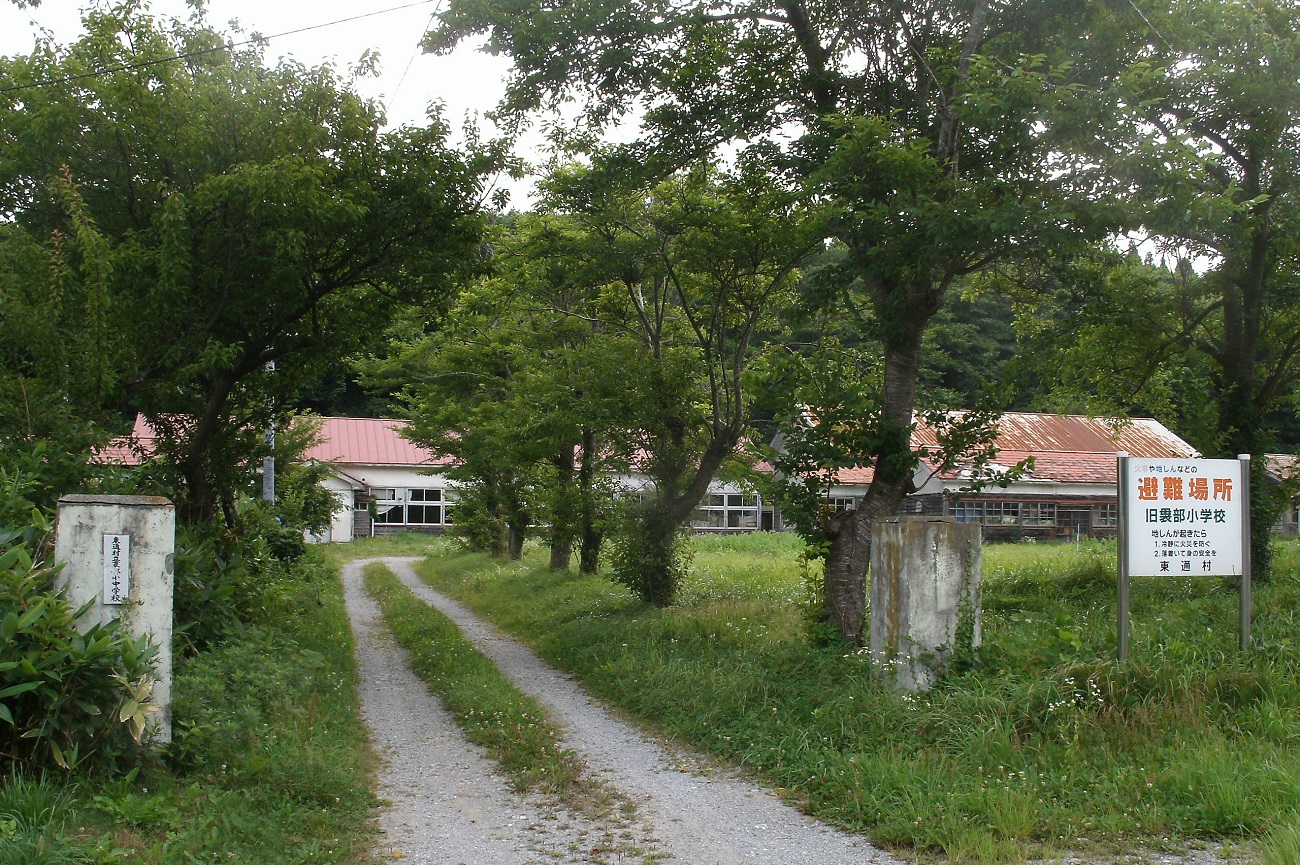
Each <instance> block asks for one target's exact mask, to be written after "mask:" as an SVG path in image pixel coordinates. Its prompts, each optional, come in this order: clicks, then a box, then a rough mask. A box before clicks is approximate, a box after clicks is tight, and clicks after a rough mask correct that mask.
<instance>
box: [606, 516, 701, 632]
mask: <svg viewBox="0 0 1300 865" xmlns="http://www.w3.org/2000/svg"><path fill="white" fill-rule="evenodd" d="M610 541H611V544H610V551H609V566H610V573H611V574H612V576H613V577H614V579H615V580H617V581H618V582H620V583H622V584H623V585H625V586H627V587H628V588H629V589H631V590H632V591H633V592H635V593H636V595H637V597H639V598H640V599H641V600H643V601H645V602H646V603H647V604H653V605H655V606H657V607H664V606H667V605H669V604H671V603H673V601H674V600H675V599H676V597H677V587H678V585H679V584H680V583H681V581H682V578H683V577H685V576H686V573H687V571H688V569H689V568H690V565H691V555H690V550H691V548H690V546H689V544H688V543H687V542H686V532H685V530H683V529H682V527H681V526H680V525H679V524H678V523H677V521H676V520H674V519H673V518H672V517H671V516H670V515H669V514H667V513H665V512H664V510H663V509H662V508H661V507H659V506H658V505H657V503H655V502H647V503H640V502H637V503H629V504H627V505H626V506H624V507H623V508H622V514H621V519H619V520H618V522H617V529H616V530H615V532H614V535H613V537H612V538H610Z"/></svg>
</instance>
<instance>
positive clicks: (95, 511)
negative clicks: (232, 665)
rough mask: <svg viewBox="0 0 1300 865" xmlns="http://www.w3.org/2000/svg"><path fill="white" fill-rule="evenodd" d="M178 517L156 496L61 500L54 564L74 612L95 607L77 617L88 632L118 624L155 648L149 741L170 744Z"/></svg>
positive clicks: (65, 498) (172, 509) (83, 497)
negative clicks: (86, 606)
mask: <svg viewBox="0 0 1300 865" xmlns="http://www.w3.org/2000/svg"><path fill="white" fill-rule="evenodd" d="M175 551H176V509H175V508H174V507H173V506H172V503H171V502H169V501H167V499H164V498H158V497H156V496H81V495H77V496H64V497H63V498H61V499H59V514H58V527H57V529H56V535H55V548H54V555H55V560H56V561H59V562H63V563H64V566H63V570H62V571H60V572H59V581H60V584H61V585H62V586H64V587H66V588H67V590H68V598H69V599H70V600H71V601H72V604H73V606H75V607H81V606H83V605H84V604H86V603H88V602H90V601H94V602H95V604H94V605H93V606H92V607H91V608H90V609H89V610H87V611H86V613H85V614H84V615H83V616H82V619H81V621H82V623H83V624H84V625H85V626H86V627H90V626H91V625H93V624H94V623H96V622H99V623H103V624H107V623H108V622H110V621H111V620H113V619H115V618H121V619H122V624H123V628H124V629H125V631H126V632H127V633H129V634H130V635H131V636H133V637H139V636H140V635H142V634H147V635H148V636H149V638H150V639H151V640H152V641H153V642H154V643H156V644H157V646H158V654H157V656H156V658H155V663H154V671H155V674H156V675H157V677H158V680H157V682H155V684H154V687H153V696H152V698H151V700H152V702H153V703H154V704H155V705H157V706H160V707H161V709H160V711H158V712H155V713H153V714H152V715H150V716H149V726H148V728H147V729H148V731H149V732H148V734H147V735H148V736H149V738H150V739H151V740H152V741H154V742H156V743H166V742H170V741H171V739H172V568H173V555H174V553H175Z"/></svg>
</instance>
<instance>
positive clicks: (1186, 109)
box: [1099, 0, 1300, 571]
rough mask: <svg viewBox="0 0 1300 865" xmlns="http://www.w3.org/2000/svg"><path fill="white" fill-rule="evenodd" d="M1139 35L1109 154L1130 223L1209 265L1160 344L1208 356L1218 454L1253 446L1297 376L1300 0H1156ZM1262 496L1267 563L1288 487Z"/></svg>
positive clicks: (1212, 444) (1264, 441)
mask: <svg viewBox="0 0 1300 865" xmlns="http://www.w3.org/2000/svg"><path fill="white" fill-rule="evenodd" d="M1143 8H1144V11H1145V19H1144V23H1143V26H1142V28H1141V29H1140V31H1139V33H1140V35H1141V38H1137V39H1132V40H1129V42H1128V45H1127V56H1126V58H1125V59H1126V60H1127V61H1128V63H1129V67H1128V70H1127V74H1126V75H1125V76H1124V77H1123V78H1122V79H1121V81H1120V84H1121V87H1120V88H1119V91H1118V92H1119V94H1120V96H1121V97H1122V100H1123V101H1122V103H1121V104H1120V105H1119V106H1118V110H1117V111H1116V114H1117V116H1118V117H1119V119H1120V120H1121V121H1123V122H1120V123H1115V122H1112V123H1109V124H1107V125H1106V126H1105V127H1103V129H1102V132H1103V134H1102V135H1101V136H1099V143H1101V144H1102V145H1103V147H1104V150H1103V152H1102V153H1101V156H1102V159H1103V164H1104V165H1105V166H1106V167H1107V168H1109V169H1110V170H1111V171H1112V172H1113V176H1114V180H1115V184H1116V185H1115V192H1116V194H1118V195H1122V196H1123V197H1124V198H1125V199H1126V200H1127V201H1128V202H1129V203H1130V204H1131V205H1132V206H1133V208H1134V209H1135V211H1136V213H1137V219H1136V220H1135V224H1134V228H1135V229H1137V230H1141V231H1144V232H1145V233H1146V234H1147V235H1148V236H1150V237H1152V238H1153V239H1155V240H1156V241H1157V242H1158V244H1159V245H1160V246H1161V247H1162V249H1163V251H1165V252H1167V253H1171V254H1175V255H1181V256H1183V257H1186V258H1191V259H1199V260H1200V261H1201V262H1202V264H1203V265H1206V266H1208V270H1207V272H1206V273H1205V274H1204V276H1202V277H1199V278H1188V279H1180V280H1177V281H1173V282H1171V285H1172V286H1173V287H1174V288H1177V289H1178V290H1179V295H1178V297H1177V300H1176V303H1177V306H1178V315H1177V316H1176V317H1175V318H1174V323H1175V327H1174V328H1172V329H1170V331H1169V332H1168V335H1167V337H1168V338H1167V339H1166V340H1164V343H1163V344H1164V345H1166V346H1167V347H1168V350H1169V352H1174V351H1177V352H1187V351H1192V352H1195V353H1196V354H1197V355H1199V356H1201V357H1202V358H1204V359H1205V360H1207V361H1208V369H1209V372H1210V380H1209V390H1210V391H1211V392H1212V393H1213V394H1214V398H1215V405H1214V406H1213V407H1212V409H1213V414H1214V427H1213V434H1212V435H1210V436H1207V437H1206V439H1205V440H1203V441H1200V442H1198V445H1199V446H1200V447H1201V448H1202V449H1203V450H1204V451H1206V452H1207V453H1210V454H1213V455H1216V456H1235V455H1236V454H1240V453H1248V454H1251V455H1252V456H1253V457H1254V461H1253V462H1254V467H1255V468H1254V475H1255V481H1256V486H1257V488H1259V489H1260V491H1261V492H1264V487H1263V485H1262V484H1261V483H1259V482H1260V481H1261V480H1262V479H1263V478H1264V454H1265V452H1266V451H1267V450H1268V449H1269V447H1270V445H1271V443H1272V435H1273V431H1272V428H1271V425H1270V423H1269V420H1268V417H1269V414H1270V412H1271V411H1273V410H1274V409H1275V408H1276V407H1277V406H1278V405H1279V404H1280V403H1281V401H1282V400H1284V399H1285V398H1287V397H1288V396H1289V395H1290V394H1291V393H1292V392H1293V389H1294V386H1295V384H1296V381H1297V379H1298V378H1300V244H1297V240H1296V238H1297V236H1300V8H1297V7H1296V5H1295V4H1294V3H1287V2H1275V0H1262V2H1258V3H1244V4H1242V3H1224V2H1211V0H1151V2H1148V3H1145V4H1143ZM1257 498H1258V501H1257V502H1256V507H1255V508H1254V514H1253V517H1254V520H1253V522H1254V530H1255V538H1254V553H1255V559H1256V560H1257V562H1258V563H1259V565H1260V567H1261V568H1262V569H1263V570H1265V571H1266V570H1267V566H1268V561H1269V559H1268V552H1269V551H1268V531H1269V528H1270V527H1271V526H1272V523H1273V519H1274V517H1275V516H1276V507H1277V502H1276V501H1273V500H1272V499H1271V498H1270V497H1269V496H1265V495H1261V496H1259V497H1257Z"/></svg>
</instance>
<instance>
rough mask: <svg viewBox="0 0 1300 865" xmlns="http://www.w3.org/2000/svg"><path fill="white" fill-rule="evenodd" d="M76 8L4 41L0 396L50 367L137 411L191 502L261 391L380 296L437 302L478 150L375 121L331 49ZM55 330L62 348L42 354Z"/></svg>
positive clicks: (323, 361)
mask: <svg viewBox="0 0 1300 865" xmlns="http://www.w3.org/2000/svg"><path fill="white" fill-rule="evenodd" d="M84 21H85V25H86V29H87V34H86V36H85V37H84V38H83V39H81V40H80V41H78V42H77V43H75V44H73V45H69V46H66V47H64V46H55V45H51V44H44V45H42V46H40V47H38V49H37V50H36V51H35V52H34V53H33V54H31V55H29V56H22V57H10V58H3V59H0V214H3V215H4V217H5V219H6V224H5V225H4V231H3V235H2V236H0V243H2V244H3V249H0V262H4V263H5V264H6V266H8V265H9V264H10V263H12V262H16V261H18V260H21V261H23V262H25V265H24V267H25V269H24V270H23V271H22V273H23V276H22V277H21V278H14V279H8V280H5V281H3V282H0V287H3V290H4V292H5V296H4V303H3V308H4V309H5V310H6V312H5V313H4V314H3V316H2V317H0V344H3V345H5V346H6V347H7V349H6V355H5V358H6V359H5V366H4V370H3V373H4V376H5V378H6V383H7V385H6V387H5V389H4V397H5V399H6V400H7V401H10V400H14V399H15V398H16V397H15V396H14V394H15V392H16V391H19V390H21V389H22V388H25V387H27V384H24V382H25V381H28V380H32V379H41V380H44V379H43V376H45V375H46V373H44V372H42V369H44V370H47V371H48V370H50V369H55V368H58V369H60V370H62V371H63V372H61V373H59V374H60V375H65V376H70V377H71V378H72V379H75V381H66V382H62V383H56V384H54V385H52V388H53V389H58V388H60V387H65V386H66V387H67V391H68V393H69V394H70V396H71V397H72V398H75V399H76V400H77V401H78V405H77V410H78V411H79V412H82V413H84V414H85V415H87V416H91V417H101V418H104V417H109V416H111V414H112V413H113V412H121V413H123V414H124V415H130V414H133V413H134V411H136V410H139V411H142V412H144V413H145V415H146V416H148V417H149V418H150V420H151V421H153V422H154V423H155V425H156V426H157V427H158V428H159V431H160V433H161V434H162V447H163V449H164V450H165V451H166V453H167V454H168V455H169V457H170V458H171V459H172V460H173V461H174V464H175V465H176V466H177V467H178V470H179V475H180V477H181V479H182V480H183V483H184V503H185V505H186V509H185V513H187V514H188V515H189V516H190V517H191V518H193V519H199V520H205V519H207V518H209V517H210V516H211V515H212V513H213V509H214V507H215V505H216V504H217V503H218V502H219V501H221V502H225V503H227V504H229V499H230V496H231V495H232V494H233V490H234V489H235V488H237V486H238V482H239V481H238V478H239V473H240V472H241V471H242V470H243V469H242V466H243V465H244V464H246V463H247V461H248V459H249V457H250V456H251V455H252V454H255V453H256V451H257V448H258V447H260V445H259V444H258V439H259V436H257V435H256V434H254V433H252V431H251V429H252V427H253V426H258V427H260V426H262V425H264V423H265V421H266V420H268V417H267V415H268V411H269V410H268V406H271V407H272V409H270V410H272V411H273V410H274V408H273V407H274V406H277V405H283V404H285V403H287V402H288V401H290V400H291V399H292V397H293V396H294V395H295V394H296V393H297V392H298V391H299V390H300V389H301V388H302V387H303V386H304V385H305V384H307V383H310V382H312V381H313V380H314V379H316V378H317V377H318V375H319V374H320V373H321V372H322V371H323V370H325V369H328V368H329V367H330V366H331V365H332V364H335V363H336V362H337V359H338V358H340V357H342V356H344V355H346V354H348V353H350V352H353V351H355V350H357V349H358V348H360V347H361V346H363V345H365V344H366V342H367V341H369V340H371V339H373V338H374V336H375V335H376V334H378V333H380V332H381V330H382V328H383V327H384V325H385V324H386V323H387V322H388V320H389V319H390V318H391V317H392V316H393V314H394V310H395V309H398V308H400V307H402V306H403V305H407V304H421V305H425V306H428V307H431V308H437V307H438V305H439V304H442V303H444V302H445V299H446V298H447V296H448V294H449V292H450V289H451V287H452V285H453V284H454V283H455V281H456V280H457V279H458V276H459V274H460V273H462V272H463V271H464V270H465V268H466V267H467V266H468V265H470V264H472V262H473V259H474V257H475V250H476V249H477V245H478V242H479V237H480V232H481V218H480V216H479V202H478V197H479V193H480V188H481V185H480V170H481V169H483V168H484V167H485V165H486V163H487V161H489V160H490V159H491V158H493V156H494V154H492V153H488V152H486V151H482V152H479V153H477V154H475V155H472V156H466V155H464V154H461V153H458V152H456V151H455V150H453V149H452V148H451V147H450V146H449V145H448V143H447V135H448V130H447V128H446V126H445V125H444V124H443V123H441V122H440V121H438V120H437V119H436V118H434V119H433V120H431V122H430V123H429V125H427V126H425V127H422V128H410V127H404V128H401V129H398V130H395V131H391V132H384V131H382V130H381V126H382V123H383V117H382V116H381V114H380V111H379V109H378V107H377V106H376V105H374V104H373V103H371V102H369V101H367V100H365V99H363V98H361V97H360V96H358V95H357V94H356V93H355V92H354V91H353V90H352V89H351V86H350V83H349V82H348V81H347V80H344V79H341V78H340V77H339V76H338V74H337V73H336V72H335V71H334V70H333V69H332V68H331V67H329V66H322V67H316V68H308V67H305V66H302V65H301V64H298V63H295V62H292V61H285V60H282V61H280V62H278V63H277V64H275V65H268V64H267V63H266V62H265V61H264V58H263V56H262V53H261V49H260V48H256V47H249V48H240V49H233V48H229V47H227V46H226V39H225V37H224V36H223V35H222V34H221V33H219V32H217V31H215V30H213V29H211V28H209V27H208V26H207V25H206V24H204V23H202V21H201V20H200V21H199V22H198V23H184V22H179V21H162V20H158V19H155V18H153V17H150V16H149V15H147V14H145V13H144V12H143V11H142V5H141V4H139V3H134V2H133V3H126V4H122V5H119V6H115V7H113V8H112V9H111V10H103V9H97V10H95V11H91V12H89V13H87V14H86V16H85V19H84ZM42 258H43V260H44V261H45V262H48V264H47V265H46V266H45V268H44V270H45V272H44V273H38V270H39V267H38V263H39V262H40V261H41V260H42ZM14 272H16V271H15V270H10V271H9V273H11V274H12V273H14ZM11 311H12V312H11ZM33 320H41V321H43V322H44V326H43V330H41V331H39V332H32V331H29V330H26V329H25V322H29V321H33ZM38 333H39V336H40V337H42V339H41V340H40V341H39V342H37V341H34V339H33V338H34V337H36V336H37V335H38ZM61 338H63V339H66V343H67V345H68V346H71V347H72V348H71V349H69V350H72V351H75V352H78V353H79V359H77V360H76V362H75V363H62V364H60V363H54V362H52V361H51V362H44V363H43V362H42V360H41V359H42V357H43V356H46V355H49V354H50V352H52V351H53V350H54V349H53V348H52V347H51V345H52V344H51V343H48V342H47V340H53V341H57V340H59V339H61ZM272 362H274V364H275V365H276V369H275V372H274V373H269V372H268V371H267V367H268V364H270V363H272ZM15 382H18V384H19V387H13V385H14V383H15ZM10 404H12V403H10ZM4 415H5V416H6V417H14V416H16V415H14V414H11V413H10V412H9V411H5V412H4ZM18 416H20V415H18ZM6 433H7V434H8V435H18V434H20V433H21V431H13V430H6ZM230 512H231V511H230V509H229V508H227V513H228V515H229V513H230Z"/></svg>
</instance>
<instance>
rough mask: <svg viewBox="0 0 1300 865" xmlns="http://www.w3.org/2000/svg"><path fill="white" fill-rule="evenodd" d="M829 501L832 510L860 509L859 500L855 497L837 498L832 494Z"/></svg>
mask: <svg viewBox="0 0 1300 865" xmlns="http://www.w3.org/2000/svg"><path fill="white" fill-rule="evenodd" d="M829 503H830V506H831V510H833V511H856V510H857V509H858V500H857V499H854V498H837V497H834V496H832V497H831V498H830V500H829Z"/></svg>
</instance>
